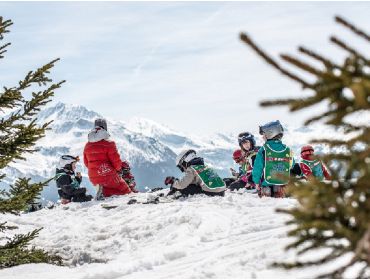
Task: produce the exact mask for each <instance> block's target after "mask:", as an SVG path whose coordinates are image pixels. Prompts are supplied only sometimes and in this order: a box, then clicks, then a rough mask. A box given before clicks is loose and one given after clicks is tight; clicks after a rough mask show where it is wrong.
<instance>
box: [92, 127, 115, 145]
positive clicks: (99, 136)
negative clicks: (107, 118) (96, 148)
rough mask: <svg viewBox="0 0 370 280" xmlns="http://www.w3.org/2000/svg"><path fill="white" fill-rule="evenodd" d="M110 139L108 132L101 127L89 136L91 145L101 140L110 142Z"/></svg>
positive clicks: (96, 128)
mask: <svg viewBox="0 0 370 280" xmlns="http://www.w3.org/2000/svg"><path fill="white" fill-rule="evenodd" d="M109 137H110V135H109V133H108V131H106V130H105V129H104V128H101V127H95V128H94V129H93V130H91V131H90V132H89V134H88V136H87V139H88V141H89V142H90V143H94V142H99V141H101V140H108V139H109Z"/></svg>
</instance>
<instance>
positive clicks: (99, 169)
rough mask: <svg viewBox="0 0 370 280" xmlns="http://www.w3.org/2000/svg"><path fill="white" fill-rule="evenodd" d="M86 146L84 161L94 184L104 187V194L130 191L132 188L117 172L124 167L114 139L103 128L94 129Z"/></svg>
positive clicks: (109, 194)
mask: <svg viewBox="0 0 370 280" xmlns="http://www.w3.org/2000/svg"><path fill="white" fill-rule="evenodd" d="M88 140H89V142H88V143H87V144H86V145H85V148H84V163H85V165H86V167H87V168H88V175H89V179H90V181H91V183H92V184H93V185H101V186H102V187H103V194H104V196H111V195H122V194H127V193H130V192H131V191H130V188H129V187H128V185H127V184H126V183H125V181H124V180H123V179H122V178H121V177H120V176H119V175H118V174H117V172H118V171H120V170H121V168H122V161H121V157H120V155H119V153H118V151H117V147H116V144H115V142H114V141H111V140H109V134H108V132H107V131H106V130H104V129H102V128H95V129H93V130H92V131H91V132H90V133H89V135H88Z"/></svg>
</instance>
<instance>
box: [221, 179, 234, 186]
mask: <svg viewBox="0 0 370 280" xmlns="http://www.w3.org/2000/svg"><path fill="white" fill-rule="evenodd" d="M222 180H224V182H225V184H226V186H227V187H228V186H230V185H231V184H232V183H234V182H235V181H236V180H235V178H223V179H222Z"/></svg>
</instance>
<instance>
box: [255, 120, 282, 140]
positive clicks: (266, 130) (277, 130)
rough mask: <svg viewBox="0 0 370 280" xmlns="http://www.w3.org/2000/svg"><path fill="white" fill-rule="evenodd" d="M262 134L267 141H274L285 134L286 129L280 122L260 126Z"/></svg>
mask: <svg viewBox="0 0 370 280" xmlns="http://www.w3.org/2000/svg"><path fill="white" fill-rule="evenodd" d="M259 132H260V134H261V135H265V137H266V139H268V140H269V139H273V138H274V137H275V136H277V135H279V134H284V128H283V126H282V125H281V123H280V121H279V120H276V121H274V122H269V123H267V124H264V125H261V126H260V131H259Z"/></svg>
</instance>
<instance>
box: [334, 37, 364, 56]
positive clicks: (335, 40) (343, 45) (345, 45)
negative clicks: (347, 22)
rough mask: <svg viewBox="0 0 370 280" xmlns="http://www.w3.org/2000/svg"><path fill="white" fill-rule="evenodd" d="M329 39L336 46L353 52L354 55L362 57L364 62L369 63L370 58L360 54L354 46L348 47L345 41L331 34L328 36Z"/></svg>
mask: <svg viewBox="0 0 370 280" xmlns="http://www.w3.org/2000/svg"><path fill="white" fill-rule="evenodd" d="M330 41H331V42H333V43H334V44H336V45H337V46H339V47H341V48H342V49H344V50H346V51H348V52H349V53H351V54H353V55H354V56H356V57H358V58H360V59H362V60H363V61H365V62H366V63H370V60H368V59H367V58H366V57H365V56H364V55H362V54H360V53H359V52H358V51H356V50H355V49H354V48H352V47H349V46H348V45H347V44H346V43H344V42H343V41H341V40H340V39H338V38H336V37H334V36H332V37H330Z"/></svg>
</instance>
